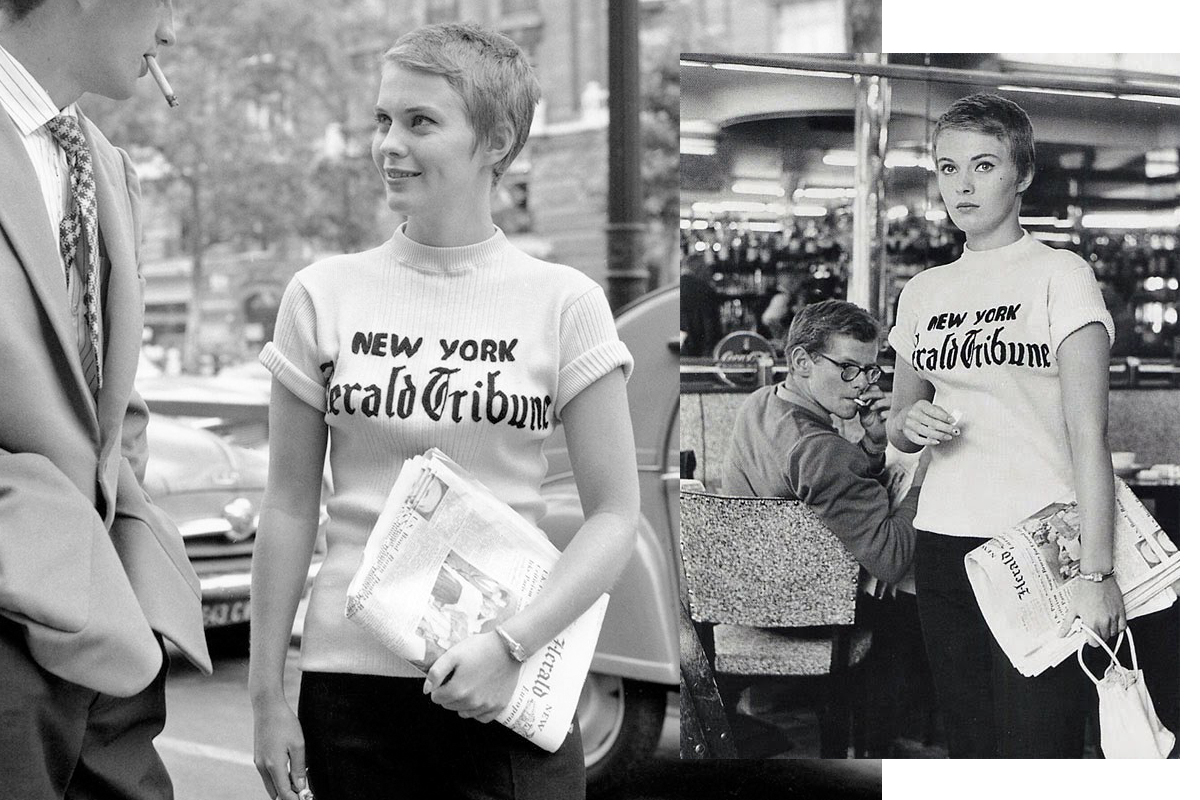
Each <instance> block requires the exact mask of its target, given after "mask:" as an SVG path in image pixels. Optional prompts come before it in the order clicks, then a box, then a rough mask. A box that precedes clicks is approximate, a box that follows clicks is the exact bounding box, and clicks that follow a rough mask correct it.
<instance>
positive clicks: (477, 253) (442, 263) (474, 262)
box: [388, 225, 508, 272]
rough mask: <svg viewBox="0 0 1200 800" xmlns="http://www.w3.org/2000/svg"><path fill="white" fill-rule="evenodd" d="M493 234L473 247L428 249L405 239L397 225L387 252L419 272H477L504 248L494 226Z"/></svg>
mask: <svg viewBox="0 0 1200 800" xmlns="http://www.w3.org/2000/svg"><path fill="white" fill-rule="evenodd" d="M493 231H494V232H493V233H492V235H491V236H490V237H488V238H487V239H484V240H483V241H482V242H476V243H475V244H468V245H462V246H461V247H432V246H430V245H427V244H421V243H419V242H414V241H413V240H412V239H410V238H408V236H407V235H406V234H405V233H404V226H403V225H401V226H400V227H398V228H396V232H395V233H394V234H392V238H391V241H390V242H389V243H388V249H389V251H390V253H391V255H392V256H393V257H394V258H395V259H397V260H398V261H400V262H402V263H404V264H405V265H407V266H410V267H412V268H414V269H418V270H421V271H422V272H464V271H467V270H473V269H479V268H481V267H483V266H486V265H487V264H489V263H494V262H496V261H497V260H498V259H499V258H500V255H501V254H502V253H503V252H504V249H505V248H506V247H507V246H508V238H507V237H506V236H505V235H504V231H502V230H500V229H499V228H496V227H495V226H493Z"/></svg>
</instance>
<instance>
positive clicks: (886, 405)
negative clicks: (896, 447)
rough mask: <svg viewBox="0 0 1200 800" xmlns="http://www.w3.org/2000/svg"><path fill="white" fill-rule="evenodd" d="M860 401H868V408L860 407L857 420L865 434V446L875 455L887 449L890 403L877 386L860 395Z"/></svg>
mask: <svg viewBox="0 0 1200 800" xmlns="http://www.w3.org/2000/svg"><path fill="white" fill-rule="evenodd" d="M860 399H861V400H864V401H870V402H871V404H870V405H869V406H865V407H863V406H860V407H859V409H858V419H859V422H861V423H862V426H863V431H864V432H865V433H866V440H867V446H868V447H869V448H870V449H871V450H872V451H873V452H876V453H881V452H883V450H884V449H885V448H886V447H887V443H888V440H887V418H888V412H889V411H890V410H891V408H892V401H891V400H890V399H888V397H887V396H886V395H884V393H883V390H882V389H880V388H879V387H878V386H874V385H873V386H868V387H867V390H866V391H865V392H863V393H862V395H860Z"/></svg>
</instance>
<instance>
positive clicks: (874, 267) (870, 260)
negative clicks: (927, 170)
mask: <svg viewBox="0 0 1200 800" xmlns="http://www.w3.org/2000/svg"><path fill="white" fill-rule="evenodd" d="M860 58H861V59H862V62H863V63H864V64H879V63H882V61H883V60H884V56H881V55H879V54H878V53H863V54H862V55H861V56H860ZM890 105H891V86H890V84H889V83H888V80H887V78H881V77H879V76H876V75H856V76H854V152H855V154H856V156H857V158H856V160H855V166H854V188H855V190H856V191H855V194H854V235H853V242H854V246H853V249H852V251H851V262H850V280H849V282H848V283H847V287H846V295H847V298H846V299H848V300H849V301H850V302H852V303H854V304H856V305H858V306H861V307H862V308H865V309H867V310H868V311H870V312H871V313H872V314H874V315H875V317H876V318H877V319H879V320H883V321H886V313H884V312H885V311H886V309H884V308H883V305H884V302H885V300H884V292H883V288H884V281H883V273H884V270H885V269H886V265H885V263H884V262H885V258H886V255H887V254H886V252H885V243H886V241H887V215H886V213H885V211H886V204H885V203H884V179H885V172H884V156H885V155H886V154H887V125H888V113H889V107H890Z"/></svg>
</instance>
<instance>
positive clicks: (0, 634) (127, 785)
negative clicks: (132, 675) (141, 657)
mask: <svg viewBox="0 0 1200 800" xmlns="http://www.w3.org/2000/svg"><path fill="white" fill-rule="evenodd" d="M167 669H168V665H167V655H166V653H165V652H164V653H163V667H162V669H161V670H160V671H159V674H158V677H156V678H155V679H154V681H153V682H152V683H151V684H150V686H148V687H147V688H146V689H143V690H142V691H141V692H140V693H138V694H136V695H134V696H133V697H112V696H110V695H106V694H101V693H99V692H95V691H92V690H91V689H88V688H86V687H84V686H80V685H78V684H75V683H71V682H69V681H65V680H63V679H62V678H59V677H57V676H55V675H52V674H50V673H49V672H47V671H46V670H44V669H42V668H41V667H40V666H38V664H37V663H36V662H35V661H34V660H33V658H32V656H31V655H30V654H29V647H28V645H27V644H26V643H25V632H24V629H23V628H22V627H21V626H20V625H18V624H16V623H15V622H12V621H11V620H8V619H5V618H0V796H3V797H14V798H16V797H19V798H21V800H171V798H172V797H174V793H173V791H172V788H171V779H170V777H169V776H168V775H167V769H166V767H165V766H164V765H163V762H162V759H160V758H159V756H158V752H157V751H156V750H155V749H154V743H153V742H154V737H155V736H157V735H158V734H159V733H160V732H161V731H162V729H163V724H164V723H165V721H166V717H167V703H166V683H167Z"/></svg>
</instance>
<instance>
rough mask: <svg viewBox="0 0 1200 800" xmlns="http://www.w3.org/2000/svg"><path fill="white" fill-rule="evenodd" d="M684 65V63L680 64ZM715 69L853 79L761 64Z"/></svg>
mask: <svg viewBox="0 0 1200 800" xmlns="http://www.w3.org/2000/svg"><path fill="white" fill-rule="evenodd" d="M680 63H683V62H680ZM712 67H713V69H725V70H731V71H733V72H765V73H768V74H771V75H803V76H804V77H806V78H853V77H854V76H853V75H852V74H850V73H849V72H821V71H819V70H809V69H805V68H803V67H776V66H770V67H769V66H764V65H759V64H713V65H712Z"/></svg>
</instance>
